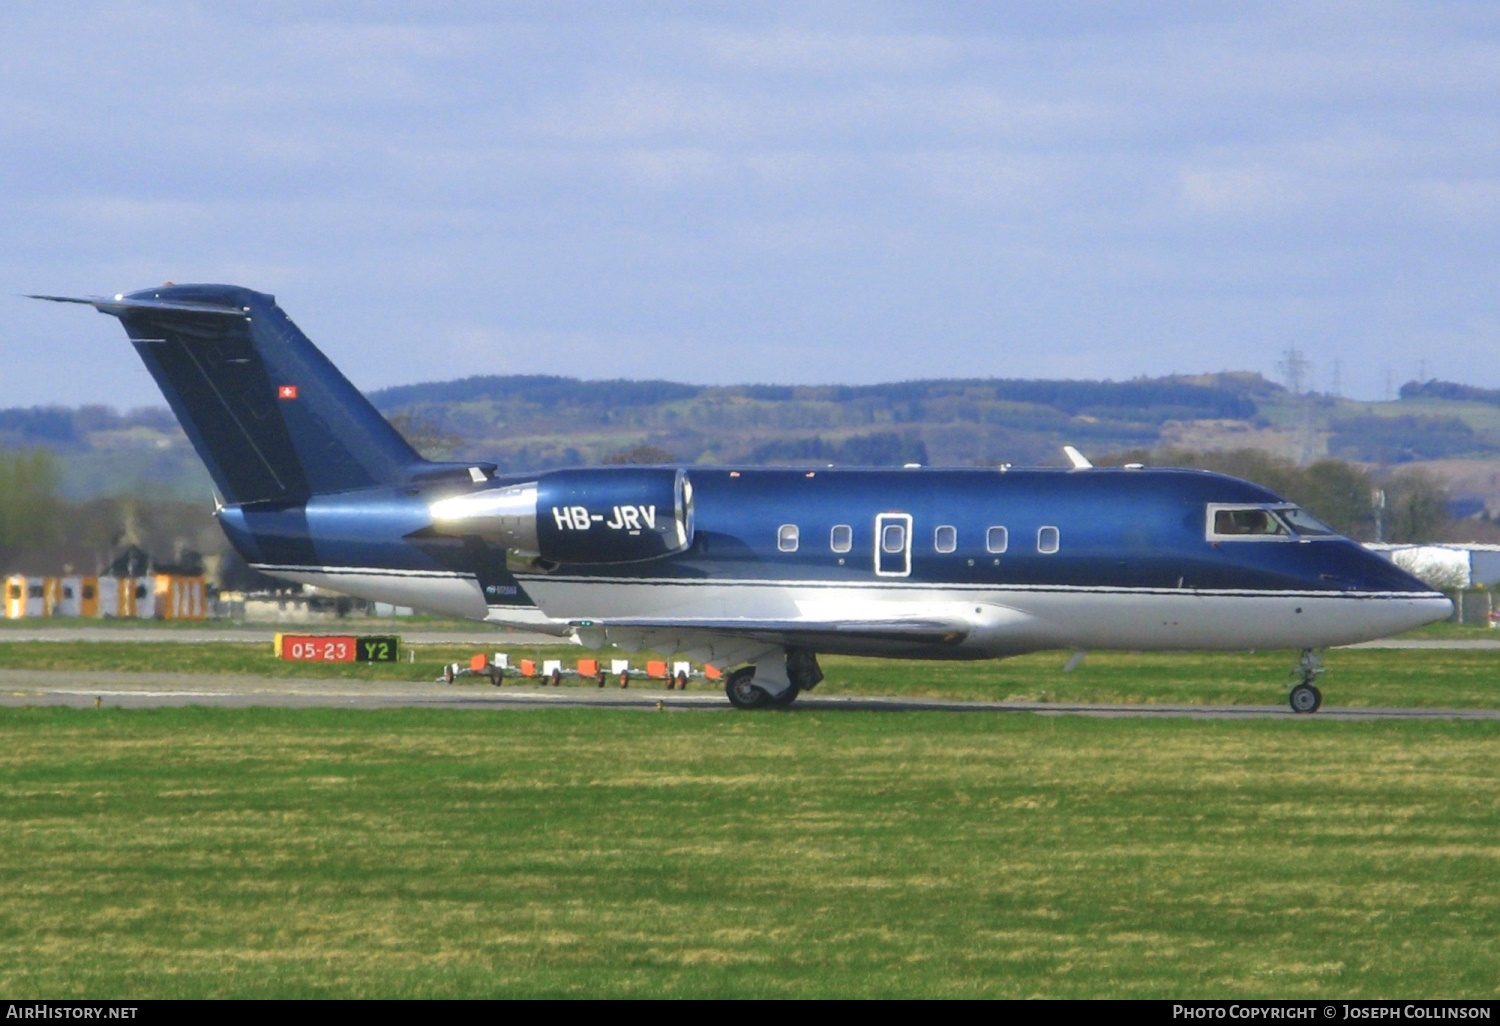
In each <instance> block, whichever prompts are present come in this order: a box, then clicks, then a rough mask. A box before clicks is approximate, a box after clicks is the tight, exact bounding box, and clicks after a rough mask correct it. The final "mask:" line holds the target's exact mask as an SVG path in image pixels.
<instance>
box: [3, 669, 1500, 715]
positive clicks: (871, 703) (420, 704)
mask: <svg viewBox="0 0 1500 1026" xmlns="http://www.w3.org/2000/svg"><path fill="white" fill-rule="evenodd" d="M698 687H699V688H701V690H696V691H672V692H667V691H662V690H654V689H650V688H631V689H628V690H622V689H620V688H616V687H609V688H602V689H601V688H587V687H568V686H564V687H560V688H546V687H535V686H530V685H506V686H505V687H503V688H494V687H490V686H488V685H485V684H468V683H460V684H413V683H402V682H388V681H379V682H369V681H330V680H307V679H286V678H271V677H249V676H227V675H225V676H196V675H193V674H185V673H123V672H111V671H104V672H100V673H95V674H93V675H87V674H72V673H52V672H48V671H45V670H0V705H8V706H28V705H64V706H72V707H75V708H88V707H93V706H96V705H97V706H100V707H111V708H115V707H123V708H151V707H160V706H184V705H206V706H214V707H219V708H244V707H247V706H278V707H283V708H313V707H324V708H356V709H393V708H434V709H494V710H501V709H536V708H548V707H553V708H555V707H573V708H610V709H643V710H656V709H658V708H661V709H664V710H674V711H680V710H704V711H725V712H727V711H731V709H732V707H731V706H730V704H729V702H728V700H727V699H726V698H725V697H724V694H723V692H722V691H719V690H710V689H708V688H707V687H706V686H705V685H702V684H700V685H698ZM794 708H796V709H803V710H818V711H823V712H838V711H844V710H878V711H885V712H918V711H937V712H996V713H1039V714H1042V715H1052V716H1056V715H1082V716H1102V717H1144V718H1161V717H1170V716H1185V717H1190V718H1195V719H1278V718H1291V717H1292V716H1293V715H1294V714H1293V713H1292V712H1291V710H1289V709H1288V708H1287V707H1286V706H1281V705H1276V706H1270V705H1220V706H1203V705H1078V704H1063V703H1048V702H967V701H944V700H940V699H925V698H852V697H841V696H828V697H815V696H812V695H806V696H803V697H802V698H800V699H798V701H797V704H796V706H795V707H794ZM1316 715H1318V716H1319V717H1321V718H1324V719H1351V720H1373V719H1382V720H1384V719H1404V720H1410V719H1463V720H1500V709H1362V708H1335V707H1327V706H1325V707H1324V708H1323V709H1322V710H1321V711H1320V712H1318V713H1317V714H1316Z"/></svg>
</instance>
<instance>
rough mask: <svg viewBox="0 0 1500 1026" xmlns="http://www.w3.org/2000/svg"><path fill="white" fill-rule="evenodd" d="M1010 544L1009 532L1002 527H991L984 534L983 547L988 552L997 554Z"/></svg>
mask: <svg viewBox="0 0 1500 1026" xmlns="http://www.w3.org/2000/svg"><path fill="white" fill-rule="evenodd" d="M1009 544H1010V532H1009V531H1007V530H1006V529H1005V528H1003V527H992V528H990V529H989V530H988V531H986V532H984V547H985V550H986V551H988V552H993V553H996V554H999V553H1001V552H1004V551H1005V547H1006V546H1007V545H1009Z"/></svg>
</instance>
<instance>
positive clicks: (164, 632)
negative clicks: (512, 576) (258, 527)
mask: <svg viewBox="0 0 1500 1026" xmlns="http://www.w3.org/2000/svg"><path fill="white" fill-rule="evenodd" d="M278 633H286V634H398V635H400V636H401V641H402V642H403V643H404V644H407V645H477V646H479V647H481V648H487V647H491V646H496V645H499V646H504V645H559V644H567V640H566V639H564V638H556V637H553V636H552V635H550V634H533V633H530V632H526V631H516V630H510V629H507V628H504V627H492V626H487V625H484V624H475V625H474V627H473V628H471V629H452V628H445V629H442V630H430V629H421V628H418V629H412V630H408V629H405V628H404V627H403V625H402V624H400V623H399V622H397V623H391V622H389V621H377V622H374V623H361V622H359V621H344V622H333V623H320V624H253V625H252V624H234V625H225V626H217V625H215V626H202V627H197V626H194V627H180V628H171V627H134V626H98V627H92V626H89V627H83V626H73V625H53V624H45V625H38V626H32V625H30V624H26V625H25V626H21V625H16V626H10V625H4V626H0V644H4V643H5V642H7V641H57V642H68V641H74V642H76V641H119V642H131V641H136V642H152V643H159V642H174V643H177V644H183V645H193V644H204V643H206V642H211V641H239V642H246V643H258V642H263V643H265V644H267V645H269V644H270V643H271V640H272V639H273V638H274V637H275V636H276V635H277V634H278ZM1493 634H1494V635H1495V636H1494V637H1493V638H1489V637H1479V638H1381V639H1380V640H1379V641H1364V642H1361V643H1359V644H1357V645H1346V646H1343V647H1345V648H1390V649H1435V650H1449V651H1488V650H1493V651H1495V652H1500V630H1496V631H1494V632H1493Z"/></svg>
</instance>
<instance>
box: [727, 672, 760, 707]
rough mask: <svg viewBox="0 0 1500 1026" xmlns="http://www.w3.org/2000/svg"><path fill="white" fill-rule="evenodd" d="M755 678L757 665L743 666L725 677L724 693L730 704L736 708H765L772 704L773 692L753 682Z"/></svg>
mask: <svg viewBox="0 0 1500 1026" xmlns="http://www.w3.org/2000/svg"><path fill="white" fill-rule="evenodd" d="M753 680H755V667H753V666H742V667H740V668H739V669H738V670H735V671H734V672H733V673H731V674H730V675H729V676H728V677H725V678H724V694H726V695H728V696H729V704H730V705H732V706H734V707H735V708H736V709H764V708H765V707H766V706H768V705H770V704H771V693H770V692H769V691H767V690H766V689H765V688H762V687H757V686H756V685H755V684H753V683H751V682H752V681H753Z"/></svg>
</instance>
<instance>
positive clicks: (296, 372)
mask: <svg viewBox="0 0 1500 1026" xmlns="http://www.w3.org/2000/svg"><path fill="white" fill-rule="evenodd" d="M36 298H38V299H53V300H59V301H63V302H81V303H88V304H90V305H92V306H94V307H95V308H97V309H98V310H99V311H100V312H101V313H107V314H111V315H113V316H115V317H118V318H119V319H120V322H121V323H122V324H123V325H124V326H125V331H126V333H127V334H128V335H129V336H130V339H131V341H132V342H133V343H134V345H135V348H136V351H137V352H139V353H140V354H141V359H142V360H144V361H145V363H146V368H147V370H149V371H150V372H151V376H152V377H154V378H155V379H156V383H157V384H158V385H159V386H160V387H161V390H162V394H163V395H164V396H166V399H167V402H168V404H170V405H171V407H172V412H173V413H175V414H176V415H177V419H178V420H179V421H181V422H182V426H183V429H184V430H185V431H186V432H187V435H188V438H189V439H190V440H191V441H192V443H193V447H194V448H195V449H196V450H197V451H198V455H199V456H200V457H202V459H203V462H204V463H205V464H207V465H208V472H209V474H210V475H211V476H212V477H213V480H214V484H215V485H217V486H218V488H219V491H220V492H221V494H222V495H223V497H224V499H225V501H227V502H230V503H244V502H262V501H280V502H300V501H304V500H306V499H307V498H308V497H309V496H311V495H318V494H322V493H325V492H342V491H349V490H351V489H355V488H367V487H370V486H373V485H379V484H394V483H396V482H399V481H403V480H408V479H410V478H412V477H414V476H419V477H420V476H427V474H428V473H430V472H431V471H432V470H434V469H437V468H438V467H440V466H442V465H434V464H428V463H426V462H425V461H424V460H423V459H422V458H421V457H420V456H419V455H418V454H417V452H416V451H415V450H414V449H412V447H411V446H410V445H409V444H408V443H407V442H406V440H405V439H404V438H402V437H401V435H400V433H399V432H397V431H396V429H395V428H393V427H391V425H390V424H389V423H387V422H386V420H385V418H384V417H382V416H381V415H380V413H379V412H378V411H376V409H375V407H374V406H372V405H370V402H369V400H368V399H366V398H365V397H364V396H363V395H361V394H360V392H359V390H358V389H356V388H355V387H354V386H353V385H352V384H350V383H349V380H348V379H347V378H345V377H344V376H343V375H342V374H340V373H339V371H338V369H337V368H336V367H334V365H333V364H332V363H331V362H330V361H329V360H328V358H327V357H326V356H324V355H323V354H322V353H321V352H319V351H318V349H317V348H316V347H315V346H314V345H313V344H312V343H311V342H310V341H308V338H307V336H306V335H304V334H302V332H301V331H300V330H298V328H297V326H296V325H295V324H293V323H292V322H291V320H290V319H289V318H288V317H287V315H286V314H285V313H283V312H282V310H281V308H280V307H279V306H277V305H276V299H275V297H274V296H268V295H266V294H264V293H261V292H252V291H251V290H249V289H244V288H239V287H237V286H232V285H169V286H163V287H162V288H159V289H148V290H146V291H142V292H133V293H131V294H129V295H120V296H115V297H114V298H113V299H104V298H93V299H71V298H70V297H62V296H37V297H36Z"/></svg>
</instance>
